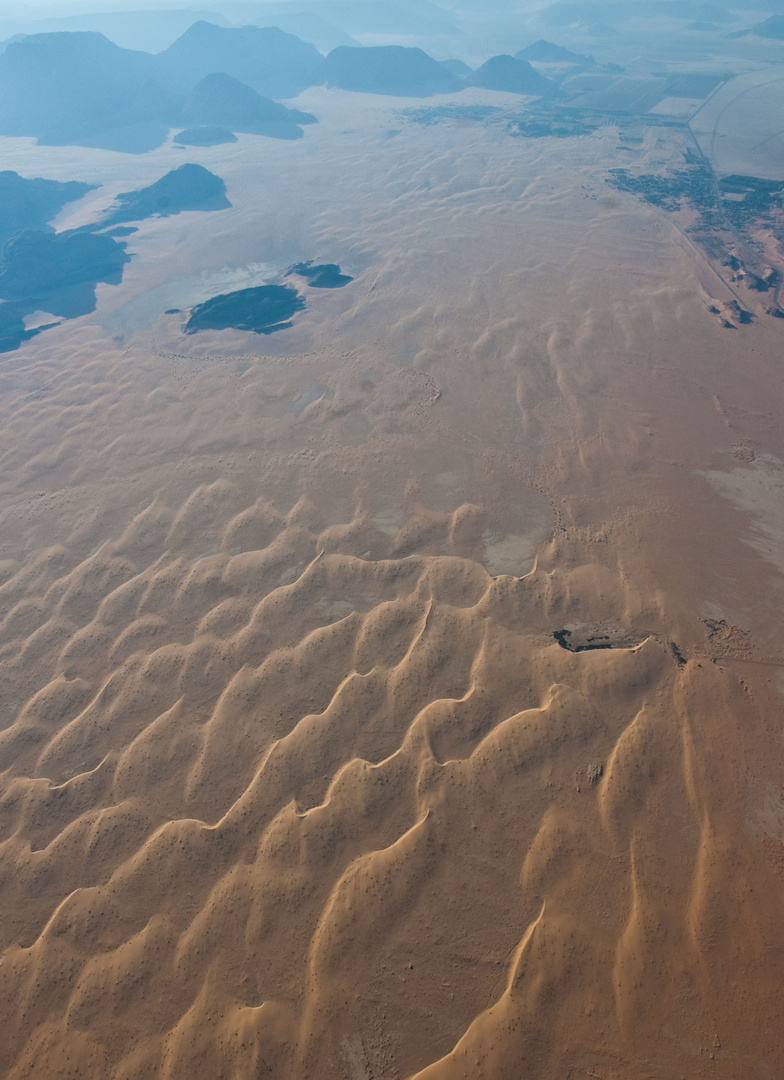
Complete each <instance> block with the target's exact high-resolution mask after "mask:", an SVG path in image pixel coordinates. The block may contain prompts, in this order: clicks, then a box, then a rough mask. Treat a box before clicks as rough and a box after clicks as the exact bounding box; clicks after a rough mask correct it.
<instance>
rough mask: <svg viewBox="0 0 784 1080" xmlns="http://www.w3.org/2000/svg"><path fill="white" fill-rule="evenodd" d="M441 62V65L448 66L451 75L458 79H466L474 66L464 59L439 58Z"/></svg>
mask: <svg viewBox="0 0 784 1080" xmlns="http://www.w3.org/2000/svg"><path fill="white" fill-rule="evenodd" d="M439 63H440V64H441V67H443V68H446V70H447V71H448V72H449V74H450V75H454V76H456V78H458V79H464V78H465V77H466V75H470V74H471V71H472V68H470V67H469V66H468V64H466V63H465V62H464V61H463V60H439Z"/></svg>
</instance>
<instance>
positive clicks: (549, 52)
mask: <svg viewBox="0 0 784 1080" xmlns="http://www.w3.org/2000/svg"><path fill="white" fill-rule="evenodd" d="M515 60H527V61H528V62H529V63H531V61H533V62H534V63H540V64H577V65H578V66H579V67H595V66H596V61H595V60H594V58H593V57H592V56H584V55H583V54H582V53H574V52H572V51H571V50H570V49H565V48H564V47H563V45H555V44H553V42H552V41H545V40H544V38H539V40H538V41H535V42H534V43H533V44H532V45H526V47H525V48H524V49H521V50H520V52H518V53H515Z"/></svg>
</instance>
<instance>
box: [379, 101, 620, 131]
mask: <svg viewBox="0 0 784 1080" xmlns="http://www.w3.org/2000/svg"><path fill="white" fill-rule="evenodd" d="M400 115H401V117H402V118H403V119H405V120H408V121H409V122H410V123H414V124H422V125H423V126H425V127H427V126H430V125H431V124H442V123H445V122H447V121H452V122H456V123H461V122H463V123H468V122H474V123H480V124H486V125H493V124H499V125H503V127H504V128H505V130H506V132H507V134H509V135H514V136H523V137H525V138H528V139H539V138H544V137H547V136H550V137H555V138H570V137H573V136H576V135H587V134H589V133H590V132H592V131H595V130H596V129H597V128H598V127H599V126H600V123H601V121H600V120H598V119H595V118H593V117H591V116H590V115H587V114H585V113H583V112H581V111H580V110H578V109H568V108H561V107H559V106H557V105H555V104H553V103H552V102H549V101H538V102H535V103H533V104H532V105H529V106H528V107H527V108H525V109H524V110H521V111H520V112H517V111H511V110H510V109H505V108H503V107H502V106H500V105H433V106H431V107H429V108H428V107H427V106H425V107H424V108H420V109H403V110H401V113H400Z"/></svg>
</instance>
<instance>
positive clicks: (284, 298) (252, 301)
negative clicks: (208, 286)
mask: <svg viewBox="0 0 784 1080" xmlns="http://www.w3.org/2000/svg"><path fill="white" fill-rule="evenodd" d="M304 307H305V301H304V300H303V298H302V297H301V296H300V295H299V293H298V292H297V290H296V289H295V288H293V287H292V286H291V285H259V286H257V287H256V288H253V289H239V290H238V291H237V292H232V293H225V294H223V295H221V296H213V297H212V299H211V300H205V302H204V303H203V304H198V305H197V306H196V307H195V308H193V309H192V310H191V314H190V318H189V319H188V321H187V323H186V324H185V333H186V334H194V333H196V332H197V331H198V330H229V329H231V330H247V331H250V332H252V333H254V334H272V333H274V332H275V331H276V330H285V329H287V328H288V327H290V326H291V325H292V323H291V318H292V316H293V315H295V314H296V313H297V312H298V311H302V309H303V308H304Z"/></svg>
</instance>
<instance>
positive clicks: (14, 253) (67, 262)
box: [0, 230, 129, 352]
mask: <svg viewBox="0 0 784 1080" xmlns="http://www.w3.org/2000/svg"><path fill="white" fill-rule="evenodd" d="M128 259H129V256H128V255H126V253H125V250H124V247H123V245H122V244H118V243H117V241H116V240H113V239H112V238H111V237H109V236H94V235H92V234H91V233H85V232H67V233H60V234H58V235H55V234H54V233H51V232H50V233H46V232H37V231H34V230H26V231H23V232H19V233H17V234H16V235H15V236H13V237H12V238H11V239H10V240H9V241H8V243H7V244H6V245H5V248H4V250H3V254H2V258H0V297H1V298H2V299H3V300H4V301H5V303H2V304H0V352H9V351H10V350H12V349H16V348H18V347H19V345H20V344H21V343H22V342H23V341H26V340H27V339H28V338H31V337H33V336H34V335H35V334H37V333H39V332H40V331H41V330H42V329H45V327H37V328H36V329H34V330H26V329H25V324H24V316H25V315H29V314H31V313H32V312H34V311H38V310H41V311H49V312H51V313H52V314H53V315H60V316H63V317H64V318H67V319H73V318H75V317H76V316H77V315H87V314H88V313H89V312H91V311H94V310H95V286H96V285H97V283H98V282H99V281H104V282H106V283H107V284H110V285H116V284H119V282H120V281H121V280H122V272H123V267H124V265H125V263H127V262H128ZM49 325H51V324H49Z"/></svg>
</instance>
